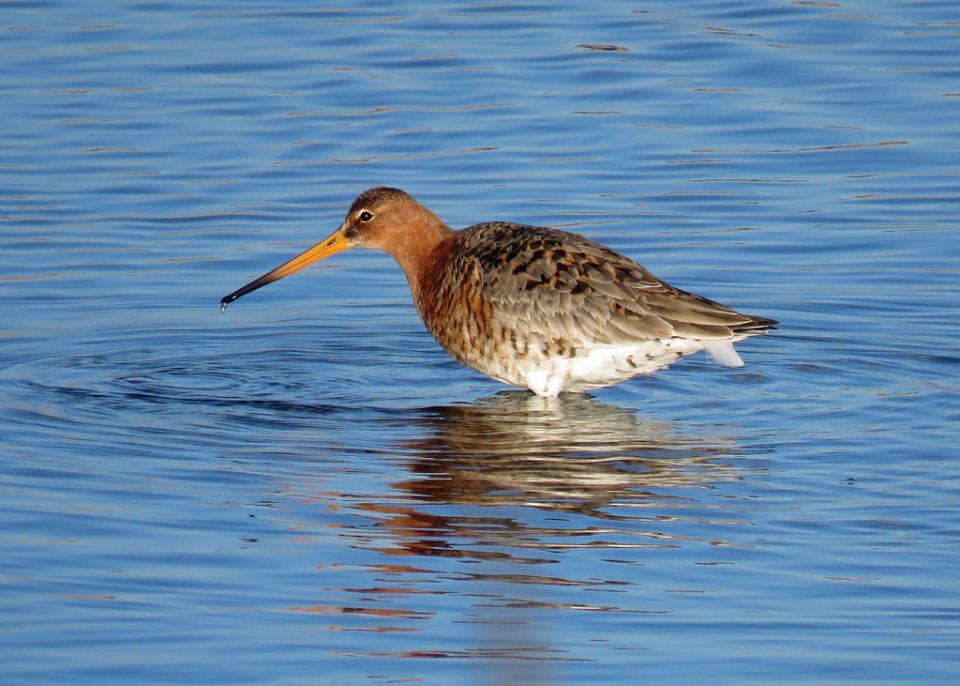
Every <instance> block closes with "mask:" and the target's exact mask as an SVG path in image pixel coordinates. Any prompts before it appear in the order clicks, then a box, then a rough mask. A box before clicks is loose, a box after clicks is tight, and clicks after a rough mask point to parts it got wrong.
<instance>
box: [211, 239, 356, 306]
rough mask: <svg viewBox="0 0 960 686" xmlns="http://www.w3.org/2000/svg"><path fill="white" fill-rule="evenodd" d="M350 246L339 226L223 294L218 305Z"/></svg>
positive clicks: (230, 301)
mask: <svg viewBox="0 0 960 686" xmlns="http://www.w3.org/2000/svg"><path fill="white" fill-rule="evenodd" d="M350 247H353V244H352V243H351V242H350V241H349V239H348V238H347V237H346V235H345V234H344V233H343V227H342V226H341V227H340V228H339V229H337V230H336V231H334V232H333V233H332V234H330V235H329V236H327V237H326V238H325V239H324V240H322V241H320V242H319V243H317V244H316V245H315V246H313V247H312V248H309V249H307V250H304V251H303V252H302V253H300V254H299V255H297V256H296V257H294V258H293V259H292V260H289V261H288V262H284V263H283V264H281V265H280V266H279V267H277V268H276V269H274V270H272V271H269V272H267V273H266V274H264V275H263V276H261V277H260V278H259V279H254V280H253V281H251V282H250V283H248V284H247V285H246V286H243V287H241V288H238V289H237V290H235V291H234V292H233V293H231V294H230V295H226V296H224V297H223V298H222V299H221V300H220V307H221V309H223V308H226V306H227V305H229V304H230V303H232V302H233V301H234V300H236V299H237V298H241V297H243V296H245V295H246V294H247V293H252V292H253V291H255V290H257V289H258V288H262V287H263V286H266V285H267V284H268V283H273V282H274V281H279V280H280V279H282V278H283V277H285V276H290V275H291V274H293V273H294V272H298V271H300V270H301V269H303V268H304V267H309V266H310V265H311V264H313V263H314V262H319V261H320V260H322V259H325V258H327V257H330V256H331V255H335V254H337V253H338V252H342V251H343V250H346V249H347V248H350Z"/></svg>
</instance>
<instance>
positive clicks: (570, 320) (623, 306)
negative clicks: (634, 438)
mask: <svg viewBox="0 0 960 686" xmlns="http://www.w3.org/2000/svg"><path fill="white" fill-rule="evenodd" d="M456 252H457V254H456V255H451V257H452V258H453V260H452V262H453V263H456V264H457V265H458V266H457V268H458V269H463V270H464V271H472V270H474V269H476V270H478V271H479V273H480V275H481V278H482V284H481V285H480V287H479V288H480V291H481V293H482V294H483V297H484V298H485V299H486V300H487V301H488V302H489V303H490V305H491V311H492V312H491V314H492V316H493V317H496V318H499V319H501V320H502V323H503V324H504V325H505V326H508V325H509V322H515V321H523V322H527V323H528V328H529V329H531V330H538V331H541V332H543V334H544V335H546V336H547V337H548V338H550V339H554V338H555V339H558V340H565V341H567V342H569V343H572V344H574V345H578V344H582V343H587V342H589V343H630V342H643V341H649V340H652V339H663V338H670V337H672V336H680V337H683V338H697V339H700V338H702V339H734V338H739V337H741V335H748V334H749V333H757V332H759V330H764V329H766V328H769V326H770V325H771V324H772V322H771V320H760V319H757V318H753V317H749V316H747V315H742V314H739V313H737V312H735V311H734V310H731V309H730V308H728V307H725V306H723V305H721V304H719V303H716V302H714V301H712V300H709V299H707V298H703V297H701V296H698V295H694V294H692V293H687V292H685V291H681V290H679V289H677V288H674V287H673V286H670V285H669V284H667V283H664V282H663V281H661V280H659V279H657V278H656V277H655V276H653V274H651V273H650V272H648V271H647V270H646V269H644V268H643V267H641V266H640V265H639V264H637V263H635V262H634V261H632V260H630V259H628V258H626V257H624V256H622V255H620V254H618V253H616V252H614V251H613V250H610V249H609V248H606V247H604V246H602V245H600V244H599V243H596V242H594V241H592V240H590V239H588V238H586V237H584V236H579V235H577V234H570V233H566V232H561V231H557V230H555V229H549V228H544V227H536V226H525V225H520V224H511V223H504V222H490V223H485V224H477V225H475V226H471V227H468V228H466V229H463V231H462V232H461V236H460V240H459V241H458V243H457V247H456ZM470 263H472V264H470ZM738 334H741V335H738Z"/></svg>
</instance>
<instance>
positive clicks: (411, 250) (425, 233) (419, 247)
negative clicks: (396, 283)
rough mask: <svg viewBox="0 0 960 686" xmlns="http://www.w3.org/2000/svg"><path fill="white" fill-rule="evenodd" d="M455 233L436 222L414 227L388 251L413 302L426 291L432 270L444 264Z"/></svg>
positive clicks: (432, 273) (434, 270)
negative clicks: (405, 278)
mask: <svg viewBox="0 0 960 686" xmlns="http://www.w3.org/2000/svg"><path fill="white" fill-rule="evenodd" d="M456 235H457V232H456V231H454V230H453V229H451V228H450V227H449V226H447V225H446V224H444V223H443V222H442V221H440V220H439V219H436V221H432V222H423V223H418V224H417V225H416V229H415V230H412V231H409V232H408V233H407V234H406V235H405V236H404V240H403V241H402V242H399V243H397V244H395V245H392V246H391V249H390V250H389V252H390V254H391V255H392V256H393V259H395V260H396V261H397V264H399V265H400V268H401V269H403V273H404V274H406V276H407V281H408V282H409V283H410V290H411V292H412V293H413V296H414V299H416V298H418V297H419V295H420V293H421V292H422V291H423V289H424V288H429V287H430V286H429V283H430V282H431V280H432V278H433V276H434V274H435V273H436V270H437V269H438V268H439V266H440V265H442V264H443V263H444V260H445V258H446V255H447V253H449V251H450V248H451V246H452V242H453V239H454V237H455V236H456Z"/></svg>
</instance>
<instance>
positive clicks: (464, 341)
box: [220, 187, 777, 396]
mask: <svg viewBox="0 0 960 686" xmlns="http://www.w3.org/2000/svg"><path fill="white" fill-rule="evenodd" d="M354 246H366V247H370V248H378V249H380V250H384V251H386V252H388V253H390V255H392V256H393V257H394V259H396V261H397V262H398V263H399V265H400V267H401V268H402V269H403V271H404V274H406V277H407V281H408V282H409V284H410V291H411V293H412V295H413V301H414V304H415V305H416V306H417V311H418V312H419V313H420V317H421V318H422V319H423V323H424V324H425V325H426V327H427V329H428V330H429V331H430V333H431V334H432V335H433V337H434V338H436V339H437V342H439V343H440V345H441V346H443V348H444V349H445V350H446V351H447V352H448V353H450V355H452V356H453V357H454V358H456V359H457V360H459V361H460V362H462V363H463V364H465V365H467V366H469V367H472V368H473V369H476V370H477V371H480V372H482V373H484V374H486V375H487V376H490V377H492V378H494V379H497V380H499V381H503V382H505V383H508V384H512V385H515V386H524V387H526V388H529V389H530V390H532V391H533V392H534V393H537V394H538V395H542V396H555V395H558V394H559V393H561V392H564V391H585V390H589V389H591V388H600V387H602V386H609V385H611V384H615V383H620V382H621V381H625V380H627V379H632V378H633V377H635V376H638V375H640V374H651V373H653V372H655V371H656V370H658V369H662V368H664V367H666V366H668V365H670V364H672V363H673V362H676V361H677V360H678V359H680V358H681V357H683V356H685V355H690V354H692V353H695V352H698V351H700V350H706V351H707V352H708V353H709V354H710V355H711V356H712V357H714V358H715V359H716V360H717V361H719V362H721V363H723V364H725V365H728V366H730V367H740V366H742V365H743V362H742V360H741V359H740V356H739V355H738V354H737V353H736V351H735V350H734V349H733V344H734V343H736V342H737V341H741V340H743V339H744V338H747V337H749V336H754V335H757V334H762V333H766V332H767V331H769V330H770V329H772V328H773V327H774V326H775V325H776V323H777V322H775V321H774V320H772V319H766V318H764V317H753V316H750V315H745V314H741V313H739V312H736V311H734V310H732V309H730V308H729V307H727V306H725V305H721V304H720V303H718V302H715V301H713V300H709V299H707V298H704V297H702V296H699V295H695V294H693V293H688V292H686V291H682V290H680V289H678V288H674V287H673V286H671V285H669V284H668V283H666V282H664V281H662V280H660V279H658V278H657V277H655V276H654V275H653V274H651V273H650V272H649V271H647V270H646V269H644V268H643V267H641V266H640V265H639V264H637V263H636V262H634V261H633V260H631V259H629V258H627V257H624V256H623V255H620V254H618V253H616V252H614V251H613V250H611V249H610V248H607V247H606V246H603V245H600V244H599V243H596V242H594V241H592V240H590V239H589V238H586V237H584V236H580V235H577V234H573V233H567V232H564V231H558V230H556V229H550V228H545V227H541V226H526V225H521V224H512V223H509V222H487V223H483V224H475V225H474V226H470V227H467V228H465V229H463V230H462V231H454V230H453V229H451V228H450V227H449V226H447V225H446V224H444V223H443V221H442V220H441V219H440V218H439V217H437V215H435V214H434V213H433V212H431V211H430V210H428V209H427V208H426V207H424V206H422V205H420V204H419V203H418V202H417V201H416V200H414V199H413V198H412V197H410V196H409V195H408V194H406V193H404V192H403V191H401V190H398V189H396V188H382V187H381V188H372V189H370V190H368V191H366V192H364V193H362V194H361V195H360V196H359V197H358V198H357V199H356V200H354V202H353V205H351V207H350V210H349V212H347V216H346V218H345V219H344V220H343V224H341V225H340V228H339V229H337V230H336V231H335V232H334V233H332V234H331V235H330V236H329V237H327V238H325V239H324V240H322V241H321V242H320V243H317V244H316V245H315V246H314V247H312V248H310V249H309V250H307V251H306V252H304V253H302V254H300V255H298V256H296V257H294V258H293V259H292V260H290V261H288V262H286V263H284V264H282V265H280V266H279V267H277V268H276V269H274V270H273V271H270V272H268V273H267V274H264V275H263V276H261V277H260V278H258V279H256V280H254V281H251V282H250V283H248V284H247V285H246V286H243V287H242V288H239V289H237V290H236V291H234V292H233V293H231V294H230V295H227V296H226V297H224V298H223V299H222V300H221V301H220V304H221V307H226V306H227V304H229V303H231V302H233V301H234V300H236V299H237V298H239V297H241V296H243V295H245V294H247V293H250V292H251V291H255V290H256V289H258V288H260V287H261V286H265V285H267V284H268V283H272V282H273V281H276V280H278V279H282V278H283V277H285V276H288V275H290V274H293V273H294V272H296V271H298V270H300V269H302V268H304V267H306V266H308V265H310V264H312V263H314V262H317V261H318V260H322V259H324V258H325V257H328V256H330V255H333V254H335V253H338V252H340V251H342V250H345V249H347V248H351V247H354Z"/></svg>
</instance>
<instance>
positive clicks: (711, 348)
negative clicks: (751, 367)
mask: <svg viewBox="0 0 960 686" xmlns="http://www.w3.org/2000/svg"><path fill="white" fill-rule="evenodd" d="M703 349H704V350H705V351H706V352H707V355H709V356H710V359H712V360H716V361H717V362H719V363H720V364H722V365H724V366H725V367H742V366H743V360H741V359H740V356H739V355H738V354H737V351H736V350H734V349H733V343H731V342H730V341H716V340H713V341H703Z"/></svg>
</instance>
